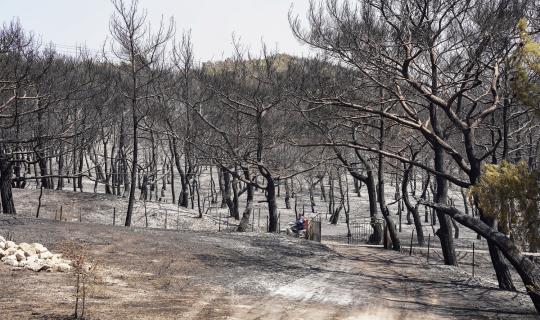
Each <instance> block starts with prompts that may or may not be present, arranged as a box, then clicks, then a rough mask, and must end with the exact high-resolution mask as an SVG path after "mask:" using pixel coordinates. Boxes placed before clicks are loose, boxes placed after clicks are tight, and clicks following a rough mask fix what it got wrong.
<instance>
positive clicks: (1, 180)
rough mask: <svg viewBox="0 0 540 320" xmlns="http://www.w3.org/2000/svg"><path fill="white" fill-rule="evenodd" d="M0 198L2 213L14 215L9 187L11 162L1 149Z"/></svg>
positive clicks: (13, 205) (11, 193)
mask: <svg viewBox="0 0 540 320" xmlns="http://www.w3.org/2000/svg"><path fill="white" fill-rule="evenodd" d="M0 152H1V153H2V154H0V198H1V200H2V212H3V213H4V214H12V215H15V214H16V213H17V211H16V210H15V204H14V203H13V192H12V189H11V183H12V182H11V175H12V166H13V164H12V163H11V162H10V161H8V159H6V157H5V155H4V154H3V151H0Z"/></svg>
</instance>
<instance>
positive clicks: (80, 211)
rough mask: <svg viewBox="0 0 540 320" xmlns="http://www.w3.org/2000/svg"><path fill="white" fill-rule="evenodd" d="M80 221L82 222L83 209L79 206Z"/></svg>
mask: <svg viewBox="0 0 540 320" xmlns="http://www.w3.org/2000/svg"><path fill="white" fill-rule="evenodd" d="M79 222H82V209H81V208H79Z"/></svg>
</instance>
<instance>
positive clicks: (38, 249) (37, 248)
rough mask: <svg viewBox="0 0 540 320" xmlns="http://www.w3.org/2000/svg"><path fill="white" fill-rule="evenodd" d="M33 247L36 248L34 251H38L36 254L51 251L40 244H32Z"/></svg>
mask: <svg viewBox="0 0 540 320" xmlns="http://www.w3.org/2000/svg"><path fill="white" fill-rule="evenodd" d="M32 247H34V249H35V250H36V253H42V252H45V251H49V250H47V248H45V247H44V246H43V245H42V244H40V243H32Z"/></svg>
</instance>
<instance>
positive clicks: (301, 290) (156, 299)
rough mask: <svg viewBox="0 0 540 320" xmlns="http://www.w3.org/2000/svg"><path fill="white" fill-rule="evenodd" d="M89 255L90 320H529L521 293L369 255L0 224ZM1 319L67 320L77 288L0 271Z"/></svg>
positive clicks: (57, 276) (286, 242) (61, 277)
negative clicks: (72, 243) (92, 279)
mask: <svg viewBox="0 0 540 320" xmlns="http://www.w3.org/2000/svg"><path fill="white" fill-rule="evenodd" d="M8 233H9V234H10V235H12V236H13V239H14V240H15V241H17V242H19V241H25V242H41V243H44V244H45V245H46V246H47V247H49V248H50V249H51V250H55V249H56V250H58V249H59V247H60V244H61V243H62V242H63V241H64V240H66V239H72V240H76V241H79V242H84V243H87V244H88V245H89V247H90V253H91V256H92V258H94V259H96V261H98V262H99V269H98V270H99V272H98V273H99V275H100V277H99V279H98V281H96V283H95V284H94V286H93V287H94V288H93V294H92V298H91V299H89V301H88V303H87V310H88V315H89V318H90V319H128V318H129V319H390V320H393V319H536V318H537V317H536V315H535V314H534V308H533V307H532V304H531V303H530V302H529V300H528V297H527V296H526V295H525V294H524V293H510V292H504V291H500V290H497V289H496V288H494V287H493V285H492V284H491V283H484V282H482V281H479V280H476V279H469V277H468V275H467V274H466V273H465V272H463V271H460V270H458V269H455V268H450V267H445V266H439V265H431V266H427V265H425V264H420V263H418V262H417V261H416V260H417V259H414V258H411V257H408V256H406V255H402V254H399V253H394V252H389V251H383V250H380V249H376V248H365V247H348V246H342V245H320V244H317V243H312V242H306V241H301V240H295V239H290V238H286V237H283V236H277V235H268V234H262V235H261V234H249V233H248V234H236V233H217V232H192V231H182V232H177V231H161V230H150V229H139V228H132V229H127V228H122V227H112V226H104V225H94V224H75V223H66V222H56V221H49V220H34V219H15V220H14V219H6V218H1V219H0V235H4V236H6V234H8ZM0 277H1V278H2V288H1V291H0V311H1V313H0V319H64V318H65V317H66V316H67V315H69V314H70V313H71V312H72V309H73V301H74V298H73V295H74V287H73V284H74V280H73V276H72V275H69V274H62V273H47V272H41V273H33V272H31V271H26V270H15V269H11V268H10V267H7V266H5V265H0Z"/></svg>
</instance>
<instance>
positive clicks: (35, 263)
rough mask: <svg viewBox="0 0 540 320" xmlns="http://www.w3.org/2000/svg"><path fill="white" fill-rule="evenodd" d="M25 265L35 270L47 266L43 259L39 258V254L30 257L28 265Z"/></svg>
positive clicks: (37, 270)
mask: <svg viewBox="0 0 540 320" xmlns="http://www.w3.org/2000/svg"><path fill="white" fill-rule="evenodd" d="M24 267H25V268H26V269H29V270H32V271H35V272H39V271H41V270H43V269H46V268H47V266H46V265H45V263H44V262H43V260H41V259H39V258H38V257H37V256H32V257H29V258H28V259H27V260H26V265H25V266H24Z"/></svg>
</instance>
